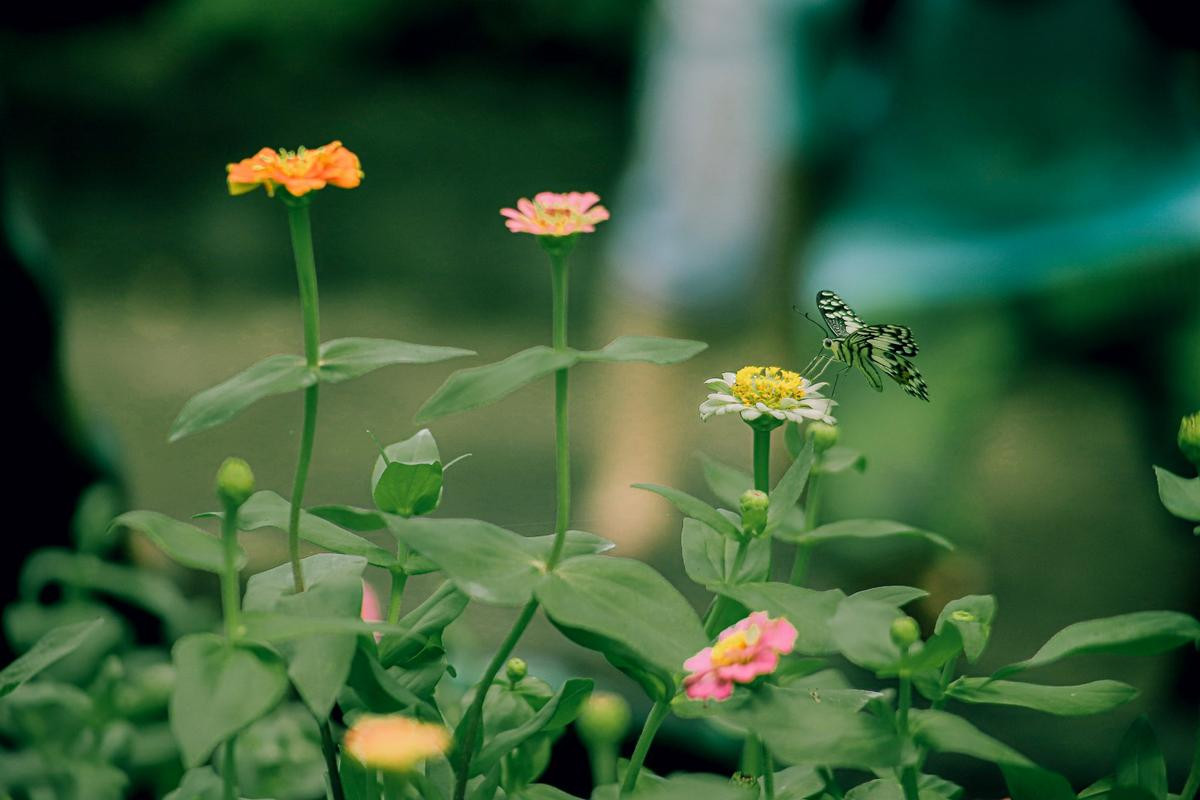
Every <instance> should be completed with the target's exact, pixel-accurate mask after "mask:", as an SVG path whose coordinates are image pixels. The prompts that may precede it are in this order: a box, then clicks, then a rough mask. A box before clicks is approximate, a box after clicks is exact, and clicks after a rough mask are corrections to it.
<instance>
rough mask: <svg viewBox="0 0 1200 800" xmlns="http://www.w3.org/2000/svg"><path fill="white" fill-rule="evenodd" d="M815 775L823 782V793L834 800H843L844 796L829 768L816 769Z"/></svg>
mask: <svg viewBox="0 0 1200 800" xmlns="http://www.w3.org/2000/svg"><path fill="white" fill-rule="evenodd" d="M817 774H819V775H820V776H821V780H823V781H824V782H825V792H826V793H827V794H828V795H829V796H830V797H833V798H834V800H843V798H845V796H846V795H845V794H844V793H843V792H842V787H841V786H839V785H838V782H837V778H835V777H834V776H833V770H831V769H830V768H829V767H820V768H818V769H817Z"/></svg>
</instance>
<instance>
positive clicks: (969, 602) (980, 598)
mask: <svg viewBox="0 0 1200 800" xmlns="http://www.w3.org/2000/svg"><path fill="white" fill-rule="evenodd" d="M995 617H996V598H995V597H992V596H991V595H990V594H971V595H967V596H966V597H960V598H959V599H957V600H951V601H950V602H949V603H947V604H946V606H945V608H943V609H942V613H941V614H939V615H938V619H937V625H936V626H935V627H934V631H936V632H938V633H940V632H941V631H942V629H943V628H944V627H945V626H947V625H950V626H952V627H954V628H957V629H958V633H959V635H960V636H962V642H963V653H964V654H966V656H967V660H968V661H970V662H971V663H972V664H973V663H975V661H977V660H978V659H979V656H981V655H982V654H983V649H984V648H985V647H986V646H987V641H988V637H989V636H990V635H991V633H992V620H993V619H995Z"/></svg>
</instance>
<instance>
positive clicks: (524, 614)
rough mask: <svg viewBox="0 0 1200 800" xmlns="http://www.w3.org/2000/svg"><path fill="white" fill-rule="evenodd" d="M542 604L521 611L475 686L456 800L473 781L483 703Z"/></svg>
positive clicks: (466, 718) (461, 745)
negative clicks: (474, 757) (474, 759)
mask: <svg viewBox="0 0 1200 800" xmlns="http://www.w3.org/2000/svg"><path fill="white" fill-rule="evenodd" d="M537 608H538V601H537V600H536V599H534V600H530V601H529V602H528V603H526V604H525V607H524V608H523V609H521V614H520V616H518V617H517V621H516V622H515V623H513V627H512V630H510V631H509V632H508V636H506V637H505V639H504V641H503V642H501V643H500V649H499V650H497V651H496V654H495V655H494V656H492V660H491V662H490V663H489V664H488V665H487V669H486V670H484V673H483V676H482V677H481V678H480V679H479V683H477V684H476V685H475V697H474V699H473V700H472V701H471V707H470V708H468V709H467V713H466V714H464V715H463V718H462V721H461V722H459V727H460V728H462V730H463V731H464V733H463V736H462V737H461V738H460V739H459V741H458V742H457V753H458V755H457V762H458V763H457V765H456V767H455V772H456V773H457V775H456V777H455V781H454V800H464V798H466V796H467V780H468V779H469V778H470V777H471V758H472V756H473V755H474V752H475V743H476V742H477V741H478V740H479V729H480V727H481V724H482V722H483V701H484V700H486V699H487V693H488V689H490V688H491V686H492V682H493V681H494V680H496V674H497V673H499V672H500V668H501V667H502V666H504V662H505V661H507V660H508V657H509V656H510V655H511V654H512V651H513V648H514V647H516V646H517V640H518V639H520V638H521V634H523V633H524V632H525V629H526V628H527V627H529V622H530V620H532V619H533V615H534V613H535V612H536V611H537Z"/></svg>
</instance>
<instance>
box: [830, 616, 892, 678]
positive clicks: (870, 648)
mask: <svg viewBox="0 0 1200 800" xmlns="http://www.w3.org/2000/svg"><path fill="white" fill-rule="evenodd" d="M901 616H903V615H902V614H901V612H900V611H899V610H898V609H897V608H896V607H895V606H892V605H888V604H886V603H880V602H877V601H874V600H863V599H853V600H852V599H850V598H846V599H845V600H843V601H841V603H840V604H839V605H838V607H837V611H836V613H835V614H834V615H833V620H832V622H831V623H830V627H831V629H832V631H833V641H834V644H835V645H836V646H837V649H838V651H839V652H841V654H842V655H844V656H845V657H846V658H847V659H849V660H850V661H851V662H853V663H855V664H857V665H858V666H860V667H865V668H867V669H870V670H874V671H875V672H876V673H880V672H895V670H896V669H897V668H898V667H899V665H900V648H899V647H897V646H896V643H895V642H893V641H892V635H891V630H892V623H893V622H894V621H895V620H896V619H897V618H899V617H901Z"/></svg>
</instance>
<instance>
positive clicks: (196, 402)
mask: <svg viewBox="0 0 1200 800" xmlns="http://www.w3.org/2000/svg"><path fill="white" fill-rule="evenodd" d="M316 382H317V376H316V374H315V373H314V372H313V371H312V370H310V369H309V368H308V365H307V364H306V363H305V361H304V359H303V358H301V357H300V356H291V355H286V356H285V355H279V356H271V357H270V358H267V359H264V360H262V361H260V362H258V363H257V364H255V365H254V366H252V367H250V368H249V369H247V370H246V371H244V372H239V373H238V374H237V375H234V376H233V377H232V378H230V379H229V380H227V381H225V382H224V383H221V384H218V385H216V386H214V387H212V388H211V389H205V390H204V391H203V392H201V393H200V394H198V395H196V396H195V397H193V398H192V399H191V400H188V401H187V403H185V404H184V406H183V410H182V411H180V412H179V416H178V417H176V418H175V421H174V422H173V423H171V432H170V434H169V441H172V442H175V441H178V440H180V439H182V438H183V437H185V436H191V435H192V434H193V433H199V432H200V431H204V430H208V429H209V428H212V427H215V426H217V425H220V424H221V423H223V422H228V421H229V420H231V419H233V418H234V417H235V416H237V414H238V413H240V412H241V411H242V409H244V408H246V407H247V406H250V405H252V404H254V403H256V402H258V401H259V400H262V399H263V398H264V397H271V396H272V395H277V394H286V393H287V392H294V391H296V390H297V389H303V388H305V387H306V386H312V385H313V384H314V383H316Z"/></svg>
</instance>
